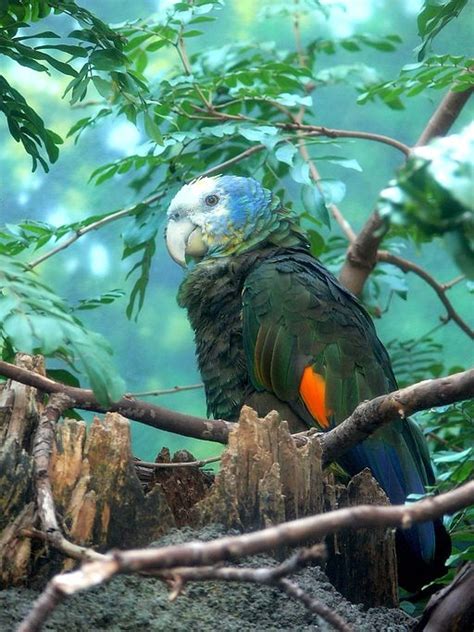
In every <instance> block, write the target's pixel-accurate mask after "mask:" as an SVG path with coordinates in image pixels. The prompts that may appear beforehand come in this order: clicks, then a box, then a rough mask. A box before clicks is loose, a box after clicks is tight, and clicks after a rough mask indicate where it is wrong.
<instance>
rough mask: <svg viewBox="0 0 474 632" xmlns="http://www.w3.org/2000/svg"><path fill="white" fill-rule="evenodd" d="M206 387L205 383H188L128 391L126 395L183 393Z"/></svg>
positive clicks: (158, 395)
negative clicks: (154, 389) (134, 391)
mask: <svg viewBox="0 0 474 632" xmlns="http://www.w3.org/2000/svg"><path fill="white" fill-rule="evenodd" d="M203 387H204V384H203V383H202V382H201V383H200V384H186V385H185V386H173V387H172V388H163V389H160V390H156V391H141V392H140V393H127V394H126V395H125V397H130V398H132V397H133V398H136V397H151V396H153V397H160V396H161V395H173V394H174V393H182V392H183V391H195V390H197V389H201V388H203Z"/></svg>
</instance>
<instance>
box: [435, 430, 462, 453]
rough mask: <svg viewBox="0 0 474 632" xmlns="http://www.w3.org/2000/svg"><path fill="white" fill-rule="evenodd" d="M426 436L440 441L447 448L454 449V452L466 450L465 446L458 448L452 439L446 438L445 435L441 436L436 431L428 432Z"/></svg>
mask: <svg viewBox="0 0 474 632" xmlns="http://www.w3.org/2000/svg"><path fill="white" fill-rule="evenodd" d="M426 436H427V437H429V438H430V439H432V440H433V441H436V442H437V443H440V444H441V445H443V446H444V447H445V448H448V449H449V450H454V452H464V449H463V448H458V446H456V445H453V443H452V441H446V439H443V437H439V436H438V435H437V434H436V433H435V432H427V433H426Z"/></svg>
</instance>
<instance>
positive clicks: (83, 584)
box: [18, 481, 474, 632]
mask: <svg viewBox="0 0 474 632" xmlns="http://www.w3.org/2000/svg"><path fill="white" fill-rule="evenodd" d="M473 501H474V481H471V482H469V483H466V484H465V485H463V486H461V487H459V488H458V489H455V490H452V491H450V492H447V493H445V494H440V495H439V496H433V497H428V498H425V499H423V500H420V501H418V502H415V503H412V504H409V505H397V506H389V507H386V506H379V505H359V506H357V507H350V508H344V509H337V510H335V511H330V512H328V513H325V514H319V515H316V516H308V517H306V518H300V519H298V520H293V521H291V522H286V523H283V524H280V525H277V526H274V527H269V528H267V529H263V530H261V531H254V532H252V533H246V534H243V535H239V536H228V537H224V538H219V539H216V540H213V541H211V542H188V543H186V544H181V545H174V546H166V547H162V548H159V549H137V550H130V551H115V552H112V553H109V554H108V555H107V556H106V559H105V560H102V561H98V562H90V563H87V564H84V565H83V566H82V568H81V569H79V570H76V571H73V572H71V573H65V574H62V575H57V576H56V577H54V578H53V579H52V580H51V581H50V582H49V583H48V585H47V587H46V590H45V592H44V593H43V594H42V595H41V596H40V597H39V599H38V600H37V601H36V602H35V604H34V606H33V608H32V610H31V612H30V613H29V615H28V616H27V617H26V619H24V621H23V622H22V624H21V625H20V627H19V629H18V632H36V631H37V630H39V629H40V628H41V626H42V624H43V623H44V622H45V621H46V619H47V618H48V616H49V615H50V614H51V612H52V611H53V610H54V609H55V607H56V606H57V604H58V603H59V602H60V601H61V600H62V599H63V598H64V597H66V596H69V595H72V594H74V593H76V592H79V591H81V590H86V589H88V588H91V587H93V586H98V585H100V584H102V583H104V582H107V581H110V580H111V579H112V577H113V576H114V575H116V574H118V573H132V572H140V571H148V572H149V571H159V570H165V569H173V568H179V567H183V566H206V565H211V564H216V563H219V562H223V561H235V560H237V559H240V558H242V557H245V556H247V555H254V554H256V553H263V552H267V551H271V550H275V549H278V548H279V547H282V546H295V545H298V544H301V543H302V542H305V541H308V540H310V539H319V538H322V537H324V536H325V535H327V534H329V533H336V532H338V531H340V530H341V529H344V528H352V529H360V528H367V527H401V528H403V529H406V528H409V527H410V526H411V525H412V524H413V523H414V522H426V521H427V520H433V519H435V518H439V517H441V516H442V515H443V514H450V513H453V512H455V511H457V510H459V509H463V508H464V507H467V506H469V505H470V504H471V503H472V502H473Z"/></svg>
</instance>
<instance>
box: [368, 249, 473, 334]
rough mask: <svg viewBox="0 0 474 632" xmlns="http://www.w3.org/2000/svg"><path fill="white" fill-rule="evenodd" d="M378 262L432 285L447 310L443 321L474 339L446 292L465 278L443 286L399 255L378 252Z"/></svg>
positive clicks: (385, 251) (471, 330) (383, 251)
mask: <svg viewBox="0 0 474 632" xmlns="http://www.w3.org/2000/svg"><path fill="white" fill-rule="evenodd" d="M377 261H385V262H386V263H391V264H392V265H394V266H397V268H400V270H403V272H413V273H414V274H416V275H417V276H419V277H420V278H421V279H423V280H424V281H425V282H426V283H428V285H430V286H431V287H432V288H433V290H434V291H435V292H436V294H437V295H438V298H439V300H440V301H441V302H442V303H443V305H444V307H445V308H446V312H447V316H446V317H445V318H443V321H444V322H448V321H449V320H452V321H453V322H455V323H456V324H457V325H458V326H459V327H460V328H461V329H462V331H464V333H465V334H467V335H468V336H469V338H472V339H474V329H471V327H469V325H468V324H467V323H466V322H465V321H464V320H463V319H462V318H461V316H459V314H458V313H457V311H456V310H455V309H454V307H453V304H452V303H451V301H450V300H449V299H448V297H447V296H446V291H447V290H449V289H450V288H451V287H452V286H453V285H455V283H457V282H458V280H459V279H460V278H461V279H462V278H464V277H463V276H462V277H456V279H454V280H453V281H451V282H449V283H446V284H444V285H443V284H441V283H438V282H437V281H436V279H434V278H433V277H432V276H431V274H429V273H428V272H426V270H424V269H423V268H421V267H420V266H418V265H417V264H416V263H412V262H411V261H408V259H403V258H402V257H398V256H397V255H394V254H392V253H391V252H388V251H387V250H379V251H378V253H377Z"/></svg>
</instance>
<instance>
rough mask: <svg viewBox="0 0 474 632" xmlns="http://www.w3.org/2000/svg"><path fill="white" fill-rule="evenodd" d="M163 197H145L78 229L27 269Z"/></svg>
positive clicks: (34, 260) (159, 195) (162, 194)
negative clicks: (94, 231)
mask: <svg viewBox="0 0 474 632" xmlns="http://www.w3.org/2000/svg"><path fill="white" fill-rule="evenodd" d="M163 196H164V193H155V194H154V195H150V196H149V197H147V198H146V199H145V200H143V201H142V202H138V203H137V204H133V205H132V206H129V207H127V208H123V209H121V210H119V211H116V212H115V213H111V214H110V215H107V217H103V218H102V219H99V220H97V222H94V223H93V224H89V225H88V226H83V227H82V228H79V229H78V230H77V231H76V232H75V233H73V234H72V235H71V236H70V237H68V238H67V239H65V240H64V241H62V242H61V243H60V244H59V245H57V246H56V247H55V248H52V249H51V250H48V251H47V252H45V253H44V254H42V255H41V256H39V257H38V258H37V259H33V261H30V263H29V264H28V267H29V268H31V269H33V268H36V266H39V264H40V263H43V261H46V259H49V258H50V257H52V256H54V255H55V254H57V253H58V252H61V250H65V249H66V248H69V246H70V245H71V244H73V243H74V242H75V241H77V240H78V239H80V238H81V237H83V236H84V235H86V234H87V233H90V232H91V231H92V230H97V229H99V228H102V227H103V226H105V225H106V224H111V223H112V222H116V221H117V220H118V219H122V218H124V217H127V216H128V215H131V214H132V213H133V212H134V211H136V210H137V209H138V208H139V207H140V206H150V204H154V203H155V202H157V201H158V200H160V199H161V198H162V197H163Z"/></svg>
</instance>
